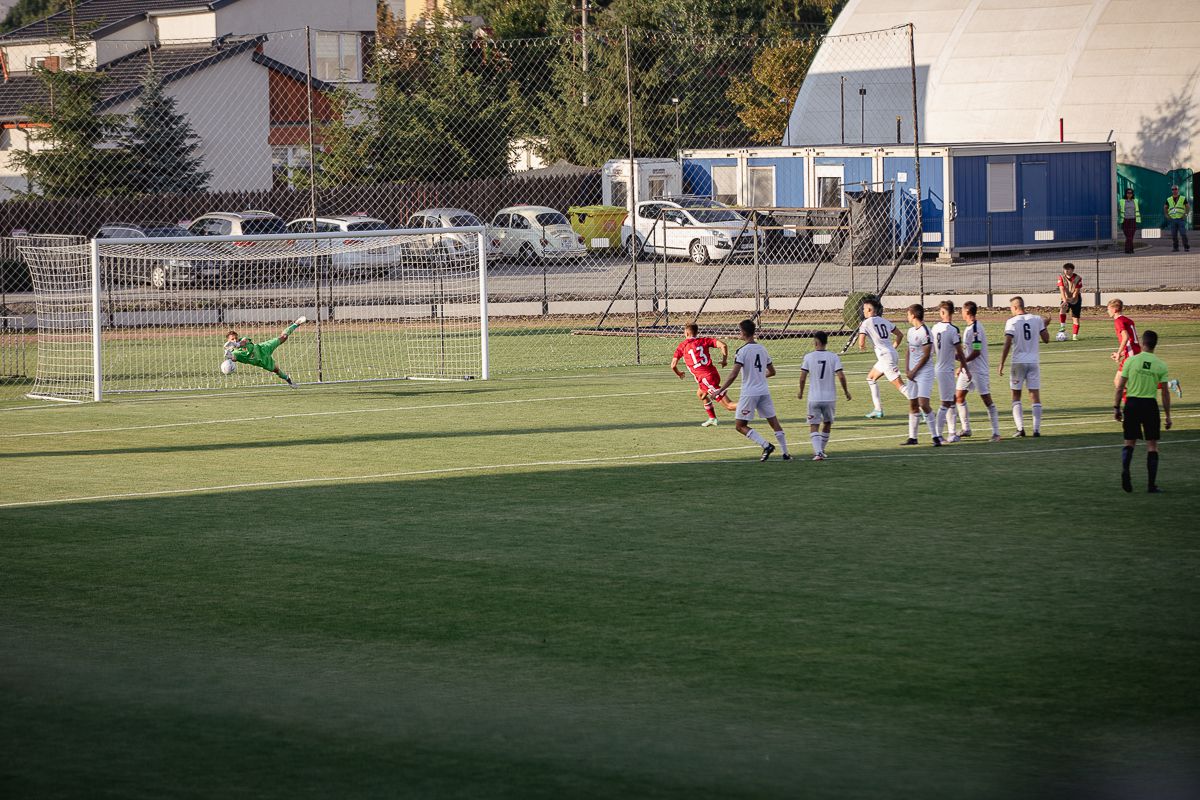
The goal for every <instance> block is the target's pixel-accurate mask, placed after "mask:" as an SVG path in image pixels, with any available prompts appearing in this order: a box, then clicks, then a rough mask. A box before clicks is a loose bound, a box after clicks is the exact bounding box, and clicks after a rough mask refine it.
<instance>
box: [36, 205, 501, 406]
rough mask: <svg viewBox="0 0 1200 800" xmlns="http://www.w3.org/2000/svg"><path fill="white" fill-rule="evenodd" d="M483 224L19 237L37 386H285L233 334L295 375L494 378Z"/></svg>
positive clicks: (304, 378) (84, 391)
mask: <svg viewBox="0 0 1200 800" xmlns="http://www.w3.org/2000/svg"><path fill="white" fill-rule="evenodd" d="M485 242H486V240H485V239H484V236H483V231H482V229H480V228H445V229H428V230H422V231H396V230H385V231H376V230H370V231H366V230H355V231H352V232H348V231H337V232H332V233H330V232H324V233H296V234H287V235H282V234H280V235H272V236H241V237H230V236H225V237H217V236H210V237H179V238H159V239H155V238H142V239H97V240H93V241H90V242H84V241H53V240H34V239H30V240H27V241H18V242H17V248H18V250H19V252H20V253H21V256H22V258H23V259H24V260H25V262H26V263H27V264H28V265H29V267H30V273H31V276H32V278H33V284H34V291H35V295H36V310H37V326H38V357H37V373H36V378H35V381H34V387H33V391H32V392H31V393H30V395H31V396H33V397H42V398H48V399H60V400H86V399H89V398H91V399H99V398H100V397H101V396H102V395H103V394H105V393H110V392H158V391H169V390H201V389H224V388H234V387H254V386H264V385H282V381H281V380H280V378H279V377H277V376H276V375H274V374H272V373H270V372H267V371H266V370H264V369H258V368H255V367H254V366H252V365H248V364H239V365H238V368H237V369H236V371H235V372H234V373H233V374H231V375H225V374H222V372H221V369H220V365H221V362H222V360H223V358H224V349H223V348H224V343H225V339H226V336H227V334H228V332H230V331H233V332H236V333H237V334H238V336H239V337H249V338H250V339H251V340H252V341H253V342H255V343H265V342H270V341H271V340H272V339H276V338H277V337H279V336H280V334H281V332H282V331H283V330H284V329H285V328H286V326H288V325H289V324H291V323H293V322H294V321H295V320H297V319H299V318H301V317H304V318H306V324H304V325H302V326H301V327H300V328H299V329H298V330H296V331H295V332H294V333H293V334H292V335H291V336H290V337H288V338H287V340H286V342H283V343H282V344H280V345H279V346H278V347H277V348H276V349H275V350H274V351H273V353H272V354H271V355H272V357H273V358H274V360H275V362H276V363H277V364H278V366H279V367H280V368H281V369H282V370H283V371H285V372H286V373H288V374H289V375H290V376H291V377H292V379H293V380H295V381H296V382H298V383H328V382H340V381H366V380H396V379H406V378H407V379H432V380H462V379H471V378H487V376H488V369H487V361H486V352H487V345H486V318H485V316H484V314H483V313H482V302H481V301H482V300H483V299H484V298H485V297H486V288H485V285H486V246H485Z"/></svg>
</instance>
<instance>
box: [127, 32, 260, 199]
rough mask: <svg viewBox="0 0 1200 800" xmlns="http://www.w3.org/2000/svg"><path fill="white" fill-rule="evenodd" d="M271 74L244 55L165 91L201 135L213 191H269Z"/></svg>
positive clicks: (130, 107)
mask: <svg viewBox="0 0 1200 800" xmlns="http://www.w3.org/2000/svg"><path fill="white" fill-rule="evenodd" d="M267 76H268V73H267V70H265V69H263V68H262V67H261V66H260V65H258V64H255V63H254V62H253V61H251V60H250V54H249V53H243V54H241V55H238V56H235V57H233V58H229V59H226V60H224V61H222V62H220V63H218V64H215V65H213V66H211V67H209V68H208V69H205V70H201V71H200V72H197V73H196V74H194V75H190V76H188V77H186V78H183V79H181V80H178V81H175V82H173V83H170V84H168V85H167V87H166V91H167V93H168V94H170V95H171V96H172V97H174V98H175V101H176V104H175V108H176V111H178V112H180V113H182V114H185V115H187V119H188V122H190V123H191V126H192V129H193V130H194V131H195V132H196V134H197V135H198V136H199V137H200V140H201V144H200V148H199V150H197V153H198V154H199V155H200V156H201V157H202V158H203V159H204V168H205V169H207V170H210V171H211V172H212V177H211V178H210V180H209V184H208V188H209V189H210V190H212V191H218V192H220V191H236V190H255V189H269V188H271V146H270V144H268V134H269V132H270V127H271V120H270V103H269V101H268V83H267V81H268V77H267ZM136 105H137V99H136V98H135V99H134V100H131V101H129V102H126V103H122V104H121V105H119V106H117V107H115V108H114V109H113V111H114V112H116V113H121V114H128V113H130V112H131V111H132V110H133V109H134V107H135V106H136ZM231 210H236V209H231Z"/></svg>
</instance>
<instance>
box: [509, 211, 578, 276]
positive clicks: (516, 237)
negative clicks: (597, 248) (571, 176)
mask: <svg viewBox="0 0 1200 800" xmlns="http://www.w3.org/2000/svg"><path fill="white" fill-rule="evenodd" d="M488 238H490V239H491V243H492V247H493V249H494V250H495V252H496V256H497V257H499V258H510V259H518V260H521V261H526V262H530V261H539V260H540V261H560V260H563V259H574V260H578V259H581V258H583V257H584V256H586V255H587V245H586V244H584V241H583V237H582V236H580V235H579V234H578V233H576V232H575V229H574V228H572V227H571V223H570V222H568V221H567V218H566V217H565V216H563V214H562V213H561V212H559V211H555V210H554V209H553V208H547V207H546V206H510V207H508V208H502V209H500V210H499V211H497V212H496V216H494V217H493V218H492V224H491V225H489V226H488Z"/></svg>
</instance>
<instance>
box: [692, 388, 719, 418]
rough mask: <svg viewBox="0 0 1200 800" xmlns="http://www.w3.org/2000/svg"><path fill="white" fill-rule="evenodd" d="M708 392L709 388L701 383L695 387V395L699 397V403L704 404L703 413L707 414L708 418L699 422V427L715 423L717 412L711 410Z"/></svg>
mask: <svg viewBox="0 0 1200 800" xmlns="http://www.w3.org/2000/svg"><path fill="white" fill-rule="evenodd" d="M708 392H709V389H707V388H706V387H705V386H704V384H703V383H701V384H700V386H699V387H698V388H697V389H696V397H698V398H699V399H700V404H701V405H703V406H704V413H705V414H706V415H707V416H708V419H706V420H704V422H701V423H700V425H701V427H705V428H707V427H710V426H712V425H716V424H717V413H716V411H714V410H713V404H712V400H711V399H709V396H708Z"/></svg>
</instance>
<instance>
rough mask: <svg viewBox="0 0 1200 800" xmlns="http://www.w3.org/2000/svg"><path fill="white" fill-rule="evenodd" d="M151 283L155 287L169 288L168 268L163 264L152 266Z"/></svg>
mask: <svg viewBox="0 0 1200 800" xmlns="http://www.w3.org/2000/svg"><path fill="white" fill-rule="evenodd" d="M150 285H151V286H153V287H154V288H155V289H166V288H167V268H166V266H164V265H163V264H155V265H154V266H153V267H151V268H150Z"/></svg>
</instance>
